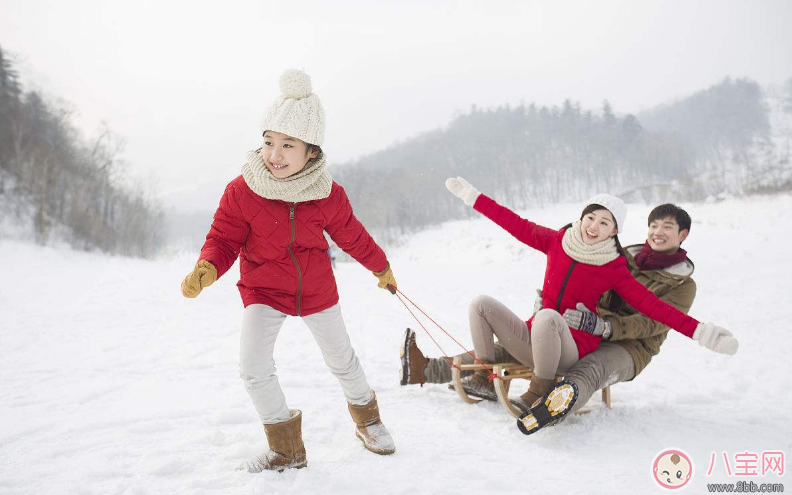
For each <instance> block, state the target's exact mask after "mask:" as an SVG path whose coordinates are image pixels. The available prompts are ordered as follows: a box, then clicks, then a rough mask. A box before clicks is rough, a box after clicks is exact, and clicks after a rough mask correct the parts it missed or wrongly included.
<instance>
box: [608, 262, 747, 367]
mask: <svg viewBox="0 0 792 495" xmlns="http://www.w3.org/2000/svg"><path fill="white" fill-rule="evenodd" d="M624 273H625V274H626V275H624V274H622V276H620V278H619V282H618V283H617V285H616V287H614V290H615V291H616V293H617V294H619V295H620V296H621V297H622V299H624V300H625V301H626V302H627V303H629V304H630V305H631V306H632V307H633V308H635V309H637V310H638V311H640V312H641V313H643V314H645V315H646V316H648V317H649V318H651V319H653V320H655V321H659V322H660V323H663V324H664V325H667V326H668V327H670V328H673V329H674V330H676V331H677V332H679V333H681V334H682V335H685V336H686V337H690V338H691V339H693V340H695V341H697V342H698V343H699V345H701V346H703V347H706V348H708V349H710V350H712V351H715V352H719V353H722V354H735V353H736V352H737V347H738V342H737V339H736V338H734V337H733V336H732V334H731V332H729V331H728V330H726V329H725V328H721V327H719V326H717V325H714V324H712V323H700V322H699V321H698V320H696V319H695V318H692V317H690V316H688V315H686V314H685V313H683V312H681V311H679V310H678V309H677V308H675V307H673V306H671V305H670V304H667V303H666V302H664V301H662V300H660V299H658V298H657V296H656V295H655V294H654V293H652V292H651V291H650V290H649V289H647V288H646V287H644V286H643V285H641V283H640V282H638V281H637V280H635V279H634V278H633V276H632V274H630V272H629V270H627V268H626V266H625V267H624Z"/></svg>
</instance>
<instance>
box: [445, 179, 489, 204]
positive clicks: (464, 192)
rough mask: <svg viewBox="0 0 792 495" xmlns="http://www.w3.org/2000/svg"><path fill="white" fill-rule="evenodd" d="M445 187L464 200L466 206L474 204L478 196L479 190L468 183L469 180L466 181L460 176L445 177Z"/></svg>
mask: <svg viewBox="0 0 792 495" xmlns="http://www.w3.org/2000/svg"><path fill="white" fill-rule="evenodd" d="M445 185H446V188H447V189H448V190H449V191H451V192H452V193H454V195H455V196H456V197H457V198H459V199H461V200H462V201H464V202H465V204H466V205H468V206H473V204H475V202H476V199H477V198H478V197H479V194H481V193H480V192H478V189H476V188H475V187H473V186H471V185H470V182H468V181H466V180H465V179H463V178H462V177H451V178H449V179H446V182H445Z"/></svg>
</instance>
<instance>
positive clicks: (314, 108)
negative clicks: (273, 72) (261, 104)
mask: <svg viewBox="0 0 792 495" xmlns="http://www.w3.org/2000/svg"><path fill="white" fill-rule="evenodd" d="M280 90H281V95H280V96H279V97H278V98H277V99H276V100H275V101H274V102H273V103H272V105H270V107H269V108H268V109H267V111H266V112H265V113H264V117H263V118H262V119H261V132H262V134H263V133H264V132H266V131H275V132H280V133H281V134H286V135H289V136H291V137H296V138H298V139H301V140H303V141H305V142H306V143H308V144H315V145H317V146H322V143H324V131H325V114H324V109H323V108H322V102H321V101H319V97H318V96H316V95H315V94H314V93H312V92H311V91H312V87H311V76H309V75H308V74H306V73H305V72H303V71H301V70H296V69H290V70H287V71H286V72H284V73H283V74H281V76H280Z"/></svg>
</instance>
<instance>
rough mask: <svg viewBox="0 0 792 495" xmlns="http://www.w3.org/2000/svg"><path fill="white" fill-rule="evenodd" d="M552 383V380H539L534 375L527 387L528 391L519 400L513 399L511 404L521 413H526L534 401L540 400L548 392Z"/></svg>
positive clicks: (553, 380)
mask: <svg viewBox="0 0 792 495" xmlns="http://www.w3.org/2000/svg"><path fill="white" fill-rule="evenodd" d="M554 383H555V379H554V378H550V379H547V378H539V377H538V376H536V375H534V376H533V378H531V383H530V385H528V390H527V391H526V392H525V393H524V394H522V395H521V396H520V397H519V398H517V399H513V400H512V401H511V403H512V404H514V405H515V406H517V407H518V408H519V409H520V410H522V412H526V411H528V410H529V409H531V406H533V404H534V403H535V402H536V401H538V400H539V399H541V398H542V397H543V396H544V394H545V393H547V391H548V390H550V388H551V387H552V386H553V384H554Z"/></svg>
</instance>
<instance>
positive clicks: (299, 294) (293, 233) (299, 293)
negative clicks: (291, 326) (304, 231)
mask: <svg viewBox="0 0 792 495" xmlns="http://www.w3.org/2000/svg"><path fill="white" fill-rule="evenodd" d="M296 207H297V203H294V204H293V205H291V207H290V208H289V222H290V223H291V238H290V239H289V245H288V246H286V249H287V250H288V251H289V256H291V259H292V261H294V266H295V267H296V268H297V316H300V306H301V302H302V301H300V298H301V297H302V270H301V269H300V263H299V262H298V261H297V256H295V255H294V251H292V243H293V242H294V238H295V237H296V234H297V231H296V230H295V225H294V209H295V208H296Z"/></svg>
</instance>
